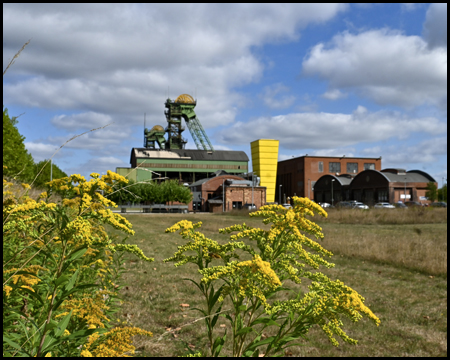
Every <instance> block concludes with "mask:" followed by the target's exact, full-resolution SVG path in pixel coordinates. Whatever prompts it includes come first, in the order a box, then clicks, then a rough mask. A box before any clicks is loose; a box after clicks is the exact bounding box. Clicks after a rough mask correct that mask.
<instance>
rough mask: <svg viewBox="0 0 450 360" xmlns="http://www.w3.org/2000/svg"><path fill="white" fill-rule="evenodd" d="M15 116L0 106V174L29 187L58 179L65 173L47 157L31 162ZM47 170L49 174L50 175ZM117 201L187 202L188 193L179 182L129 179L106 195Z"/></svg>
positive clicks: (64, 175) (124, 202)
mask: <svg viewBox="0 0 450 360" xmlns="http://www.w3.org/2000/svg"><path fill="white" fill-rule="evenodd" d="M17 123H18V120H17V117H14V116H12V117H11V116H9V114H8V109H7V108H5V107H3V165H4V166H6V168H5V167H4V168H3V176H4V177H7V178H15V179H16V180H19V181H22V182H25V183H29V184H31V183H33V186H35V187H38V188H43V187H44V185H45V183H46V182H48V181H50V177H51V178H52V179H61V178H63V177H66V176H67V174H66V173H65V172H64V171H62V170H61V169H60V168H59V167H58V166H57V165H56V164H54V163H52V162H50V161H49V160H43V161H40V162H38V163H35V162H34V160H33V157H32V156H31V154H30V153H29V152H28V150H27V149H26V147H25V143H24V140H25V137H24V136H23V135H21V134H20V132H19V130H18V129H17ZM50 173H52V174H51V175H50ZM109 198H110V199H111V200H112V201H114V202H116V203H117V204H126V203H153V204H162V203H166V202H172V203H173V202H180V203H183V204H188V203H189V202H190V201H191V200H192V194H191V192H190V190H189V189H188V188H186V187H185V186H183V185H180V184H179V183H178V181H176V180H170V181H165V182H163V183H161V184H157V183H156V182H139V183H135V182H132V181H130V183H128V184H127V185H121V187H120V188H119V189H115V192H114V193H113V194H111V195H110V196H109Z"/></svg>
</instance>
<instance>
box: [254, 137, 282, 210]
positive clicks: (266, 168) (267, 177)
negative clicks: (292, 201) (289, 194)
mask: <svg viewBox="0 0 450 360" xmlns="http://www.w3.org/2000/svg"><path fill="white" fill-rule="evenodd" d="M279 143H280V142H279V141H278V140H272V139H260V140H255V141H252V142H251V143H250V147H251V151H252V167H253V171H252V174H251V176H252V178H253V177H254V176H258V177H259V178H260V179H261V186H265V187H266V188H267V192H266V201H267V203H273V202H274V201H275V185H276V176H277V162H278V147H279Z"/></svg>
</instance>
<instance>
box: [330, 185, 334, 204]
mask: <svg viewBox="0 0 450 360" xmlns="http://www.w3.org/2000/svg"><path fill="white" fill-rule="evenodd" d="M333 183H334V179H331V206H334V197H333Z"/></svg>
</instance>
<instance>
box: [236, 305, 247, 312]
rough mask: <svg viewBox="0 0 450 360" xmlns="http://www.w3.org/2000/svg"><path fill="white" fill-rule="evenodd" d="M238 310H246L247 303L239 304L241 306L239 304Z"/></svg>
mask: <svg viewBox="0 0 450 360" xmlns="http://www.w3.org/2000/svg"><path fill="white" fill-rule="evenodd" d="M238 310H239V311H245V310H247V305H241V306H239V308H238Z"/></svg>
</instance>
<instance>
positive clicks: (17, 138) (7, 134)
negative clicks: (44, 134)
mask: <svg viewBox="0 0 450 360" xmlns="http://www.w3.org/2000/svg"><path fill="white" fill-rule="evenodd" d="M16 124H17V117H12V118H10V117H9V115H8V109H7V108H5V107H3V165H4V166H7V168H6V169H5V168H4V169H3V175H4V176H10V177H15V178H17V179H20V180H22V181H26V182H31V181H32V180H33V178H34V175H35V172H34V161H33V157H32V156H31V154H30V153H29V152H28V151H27V149H26V148H25V144H24V140H25V137H24V136H22V135H21V134H20V133H19V130H17V127H16Z"/></svg>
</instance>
